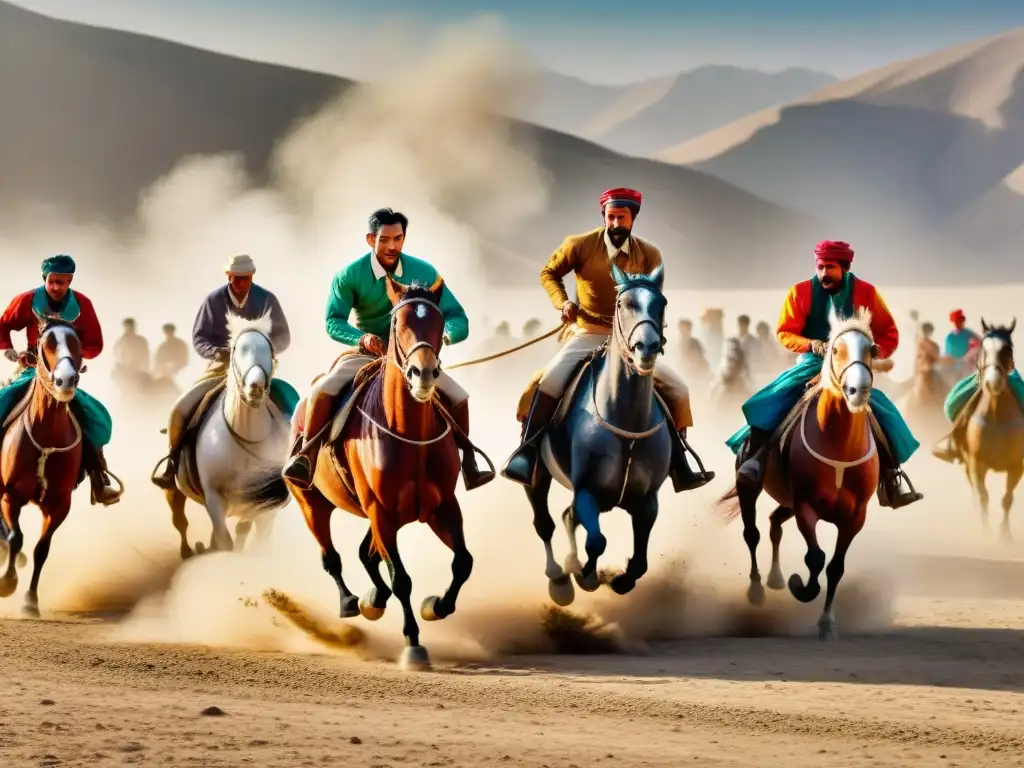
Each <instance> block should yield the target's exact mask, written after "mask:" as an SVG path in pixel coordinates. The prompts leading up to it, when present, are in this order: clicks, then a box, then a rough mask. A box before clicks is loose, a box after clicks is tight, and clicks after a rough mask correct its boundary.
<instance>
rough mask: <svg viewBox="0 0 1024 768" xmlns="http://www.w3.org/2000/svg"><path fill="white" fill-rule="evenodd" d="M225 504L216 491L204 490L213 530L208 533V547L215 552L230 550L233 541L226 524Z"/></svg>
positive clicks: (232, 547) (207, 511)
mask: <svg viewBox="0 0 1024 768" xmlns="http://www.w3.org/2000/svg"><path fill="white" fill-rule="evenodd" d="M226 512H227V504H226V503H225V502H224V499H223V498H221V495H220V494H219V493H217V492H216V491H207V492H206V513H207V514H208V515H209V516H210V523H211V524H212V525H213V531H212V532H211V533H210V549H211V550H213V551H216V552H231V551H232V550H233V549H234V542H233V541H232V540H231V532H230V531H229V530H228V525H227V514H226Z"/></svg>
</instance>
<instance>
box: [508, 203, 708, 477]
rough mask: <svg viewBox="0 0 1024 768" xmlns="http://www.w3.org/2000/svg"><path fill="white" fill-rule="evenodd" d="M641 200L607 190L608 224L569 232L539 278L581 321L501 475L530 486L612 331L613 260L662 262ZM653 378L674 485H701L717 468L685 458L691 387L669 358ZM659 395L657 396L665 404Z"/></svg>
mask: <svg viewBox="0 0 1024 768" xmlns="http://www.w3.org/2000/svg"><path fill="white" fill-rule="evenodd" d="M641 202H642V196H641V194H640V193H639V192H637V191H636V190H632V189H625V188H618V189H609V190H606V191H605V192H604V193H603V194H602V195H601V198H600V200H599V204H600V208H601V214H602V217H603V218H604V223H603V224H602V226H600V227H598V228H596V229H593V230H591V231H589V232H586V233H584V234H581V235H571V236H569V237H567V238H566V239H565V241H564V242H563V243H562V245H561V246H560V247H559V248H558V250H557V251H555V253H554V254H553V255H552V256H551V259H550V260H549V261H548V263H547V264H546V265H545V266H544V268H543V269H542V270H541V273H540V280H541V284H542V285H543V286H544V288H545V290H546V291H547V292H548V295H549V296H550V297H551V302H552V303H553V304H554V306H555V309H557V310H559V311H560V312H561V313H562V321H563V322H564V323H567V324H569V323H573V322H575V323H576V328H575V329H574V332H573V334H572V335H571V336H570V337H569V340H568V341H567V342H566V343H565V344H564V345H562V347H561V349H560V350H559V352H558V354H556V355H555V357H554V359H552V360H551V361H550V362H549V363H548V365H547V366H546V367H545V369H544V373H543V375H542V376H541V379H540V382H539V384H537V385H536V386H537V389H536V392H535V394H534V396H533V402H532V405H531V407H530V412H529V415H528V416H527V418H526V421H525V422H524V424H523V431H522V441H521V443H520V445H519V447H518V448H517V449H516V450H515V452H514V453H513V454H512V455H511V457H509V459H508V461H507V462H506V463H505V466H504V468H503V469H502V470H501V474H502V476H503V477H506V478H508V479H509V480H513V481H515V482H517V483H520V484H522V485H525V486H530V485H531V484H532V482H533V477H534V470H535V468H536V466H537V461H538V458H539V448H538V445H539V443H538V440H537V438H538V437H539V435H540V434H541V433H542V432H543V430H544V428H545V427H546V426H547V425H548V423H549V422H550V421H551V419H552V417H553V416H554V415H555V411H556V410H557V408H558V404H559V402H560V401H561V399H562V395H563V394H565V391H566V389H567V388H568V387H569V385H570V384H571V383H572V381H573V379H574V377H575V376H576V374H577V373H578V371H579V370H580V368H581V366H582V365H583V364H584V362H585V361H586V359H587V358H588V357H590V356H591V355H592V354H593V353H594V352H595V351H596V350H597V349H598V348H600V347H601V346H602V345H603V344H605V343H606V342H607V341H608V338H609V336H610V335H611V331H612V320H613V319H614V317H615V305H616V300H617V299H616V296H617V292H616V289H615V281H614V279H613V278H612V274H611V265H612V264H615V265H616V266H618V268H619V269H621V270H622V271H624V272H628V273H632V274H650V272H651V271H652V270H654V269H655V268H656V267H658V266H659V265H660V264H661V263H662V257H661V251H659V250H658V248H657V246H655V245H654V244H653V243H651V242H649V241H647V240H644V239H642V238H640V237H638V236H637V235H634V234H633V232H632V230H633V221H634V219H635V217H636V215H637V213H639V211H640V204H641ZM570 272H574V273H575V275H576V291H577V296H578V298H579V302H578V303H577V302H574V301H571V300H570V299H569V296H568V294H566V292H565V286H564V285H563V283H562V280H563V279H564V278H565V277H566V276H567V275H568V274H569V273H570ZM654 380H655V388H656V391H657V392H658V394H660V395H661V398H663V400H664V404H665V405H666V406H667V410H668V413H667V414H666V419H667V420H668V421H669V422H670V423H672V424H674V425H675V430H673V434H674V435H675V439H674V440H673V444H674V449H673V451H672V469H671V475H672V482H673V485H674V487H675V489H676V492H680V491H687V490H693V489H695V488H700V487H701V486H703V485H705V484H706V483H708V482H709V481H710V480H712V479H713V478H714V473H713V472H705V471H701V472H694V471H693V470H692V469H691V468H690V466H689V464H688V462H687V460H686V451H687V450H690V449H689V447H688V446H687V445H686V443H685V441H684V439H683V438H685V435H686V430H687V428H688V427H690V426H692V425H693V417H692V415H691V413H690V396H689V391H688V390H687V388H686V385H685V384H684V383H683V382H682V380H681V379H680V378H679V377H678V376H676V374H674V373H673V372H672V371H671V370H670V369H669V368H668V367H667V366H665V365H663V364H659V365H658V366H657V368H656V370H655V372H654ZM531 386H532V384H531ZM661 403H662V400H661V399H659V405H660V404H661ZM698 462H699V459H698Z"/></svg>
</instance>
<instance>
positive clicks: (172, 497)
mask: <svg viewBox="0 0 1024 768" xmlns="http://www.w3.org/2000/svg"><path fill="white" fill-rule="evenodd" d="M164 498H165V499H167V506H169V507H170V508H171V523H172V524H173V525H174V529H175V530H176V531H177V532H178V536H180V537H181V544H180V546H179V551H180V552H181V559H182V560H188V559H189V558H190V557H192V555H193V554H195V553H194V552H193V551H192V547H190V546H189V545H188V516H187V515H186V514H185V503H186V502H187V501H188V498H187V497H186V496H185V494H184V493H182V492H181V491H179V490H178V489H177V488H174V489H167V490H165V491H164Z"/></svg>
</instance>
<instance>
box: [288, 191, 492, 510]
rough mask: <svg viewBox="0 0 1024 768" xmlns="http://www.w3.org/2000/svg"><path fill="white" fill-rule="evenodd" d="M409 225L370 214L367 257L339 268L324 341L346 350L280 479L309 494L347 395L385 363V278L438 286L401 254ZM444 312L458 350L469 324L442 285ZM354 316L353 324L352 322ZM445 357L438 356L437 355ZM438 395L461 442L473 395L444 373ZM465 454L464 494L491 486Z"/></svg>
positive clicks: (449, 340)
mask: <svg viewBox="0 0 1024 768" xmlns="http://www.w3.org/2000/svg"><path fill="white" fill-rule="evenodd" d="M408 227H409V219H408V218H407V217H406V216H405V215H404V214H403V213H400V212H398V211H394V210H392V209H391V208H380V209H378V210H376V211H374V212H373V213H372V214H370V218H369V221H368V232H367V233H366V243H367V245H369V247H370V252H369V253H366V254H364V255H363V256H360V257H359V258H358V259H356V260H355V261H353V262H352V263H351V264H349V265H348V266H347V267H344V268H342V269H341V270H340V271H339V272H338V273H337V274H336V275H335V276H334V280H333V281H332V283H331V291H330V295H329V297H328V300H327V311H326V318H325V323H326V327H327V335H328V336H330V337H331V338H332V339H333V340H334V341H337V342H338V343H340V344H344V345H345V346H347V347H348V348H349V349H348V350H346V352H345V353H343V354H342V355H341V356H340V357H339V358H338V359H337V360H336V361H335V362H334V365H333V367H332V368H331V370H330V371H329V372H328V373H327V374H326V375H324V376H322V377H320V378H319V379H318V380H317V381H316V382H315V383H314V384H313V389H312V392H311V393H310V395H309V402H308V403H307V405H306V418H305V423H304V425H303V430H302V437H301V442H299V441H297V442H296V445H295V447H294V449H293V455H292V457H291V459H290V460H289V461H288V463H287V464H286V465H285V468H284V472H283V475H284V477H286V478H288V479H289V480H291V481H292V482H294V483H295V484H296V485H298V486H299V487H301V488H305V489H308V488H310V487H312V483H313V471H314V467H315V464H316V452H317V451H318V450H319V448H320V445H321V444H322V439H323V436H324V434H325V433H326V432H327V431H328V428H329V427H330V424H331V420H332V418H333V417H334V413H335V410H336V408H337V406H338V404H339V402H340V400H341V395H342V393H343V392H344V391H345V390H346V388H347V387H348V386H349V385H350V384H351V383H352V381H353V380H354V379H355V376H356V374H357V373H358V372H359V371H360V369H362V367H363V366H364V365H366V364H368V363H372V362H373V361H374V360H376V359H378V358H380V357H383V356H384V355H385V354H386V352H387V345H388V338H389V336H390V328H391V308H392V307H391V301H390V299H389V298H388V294H387V286H386V284H385V277H386V276H388V275H390V276H391V278H392V279H393V280H395V281H397V282H398V283H400V284H402V285H409V284H410V283H412V282H413V281H414V280H415V281H417V282H419V283H423V284H425V285H433V284H434V283H435V282H436V281H438V280H439V279H440V276H439V275H438V273H437V270H436V269H434V268H433V267H432V266H430V265H429V264H428V263H427V262H425V261H423V260H421V259H417V258H415V257H413V256H410V255H409V254H407V253H403V251H402V248H403V247H404V245H405V237H406V232H407V230H408ZM440 309H441V312H442V313H443V314H444V318H445V333H444V343H445V344H458V343H459V342H462V341H465V339H466V337H467V336H468V335H469V319H468V318H467V317H466V312H465V310H463V308H462V305H461V304H459V302H458V300H457V299H456V298H455V296H454V295H453V294H452V292H451V289H450V288H449V287H448V286H447V285H445V287H444V290H443V292H442V295H441V302H440ZM353 312H355V320H354V321H352V322H350V316H351V315H352V313H353ZM438 351H440V350H438ZM437 387H438V390H439V391H440V392H441V394H442V395H443V396H444V397H445V399H447V401H448V403H447V405H448V406H450V408H451V416H452V418H453V419H454V421H455V423H456V425H457V426H458V427H459V429H460V430H461V431H462V432H463V434H464V435H466V436H468V435H469V393H468V392H466V391H465V390H464V389H463V388H462V387H461V386H459V384H458V383H457V382H456V381H455V380H454V379H453V378H452V377H451V376H449V375H448V374H447V373H445V372H444V371H443V370H442V371H441V372H440V376H439V377H438V380H437ZM460 449H461V450H462V478H463V482H464V483H465V485H466V490H473V489H474V488H478V487H479V486H481V485H483V484H485V483H488V482H490V481H491V480H493V479H494V474H493V473H492V472H490V471H489V470H480V469H479V468H478V467H477V464H476V456H475V455H474V451H473V449H472V448H471V447H468V446H465V445H460Z"/></svg>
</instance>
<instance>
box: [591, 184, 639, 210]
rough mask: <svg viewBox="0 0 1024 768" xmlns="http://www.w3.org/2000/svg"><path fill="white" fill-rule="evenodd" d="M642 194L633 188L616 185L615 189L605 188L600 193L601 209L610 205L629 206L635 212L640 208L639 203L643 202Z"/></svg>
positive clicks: (615, 206)
mask: <svg viewBox="0 0 1024 768" xmlns="http://www.w3.org/2000/svg"><path fill="white" fill-rule="evenodd" d="M643 199H644V196H643V195H641V194H640V193H639V192H637V191H636V190H635V189H627V188H626V187H617V188H616V189H606V190H605V191H604V192H603V193H602V194H601V210H602V211H603V210H604V209H605V206H608V205H610V206H612V207H614V208H629V209H631V210H632V211H633V213H636V212H637V211H639V210H640V203H642V202H643Z"/></svg>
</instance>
